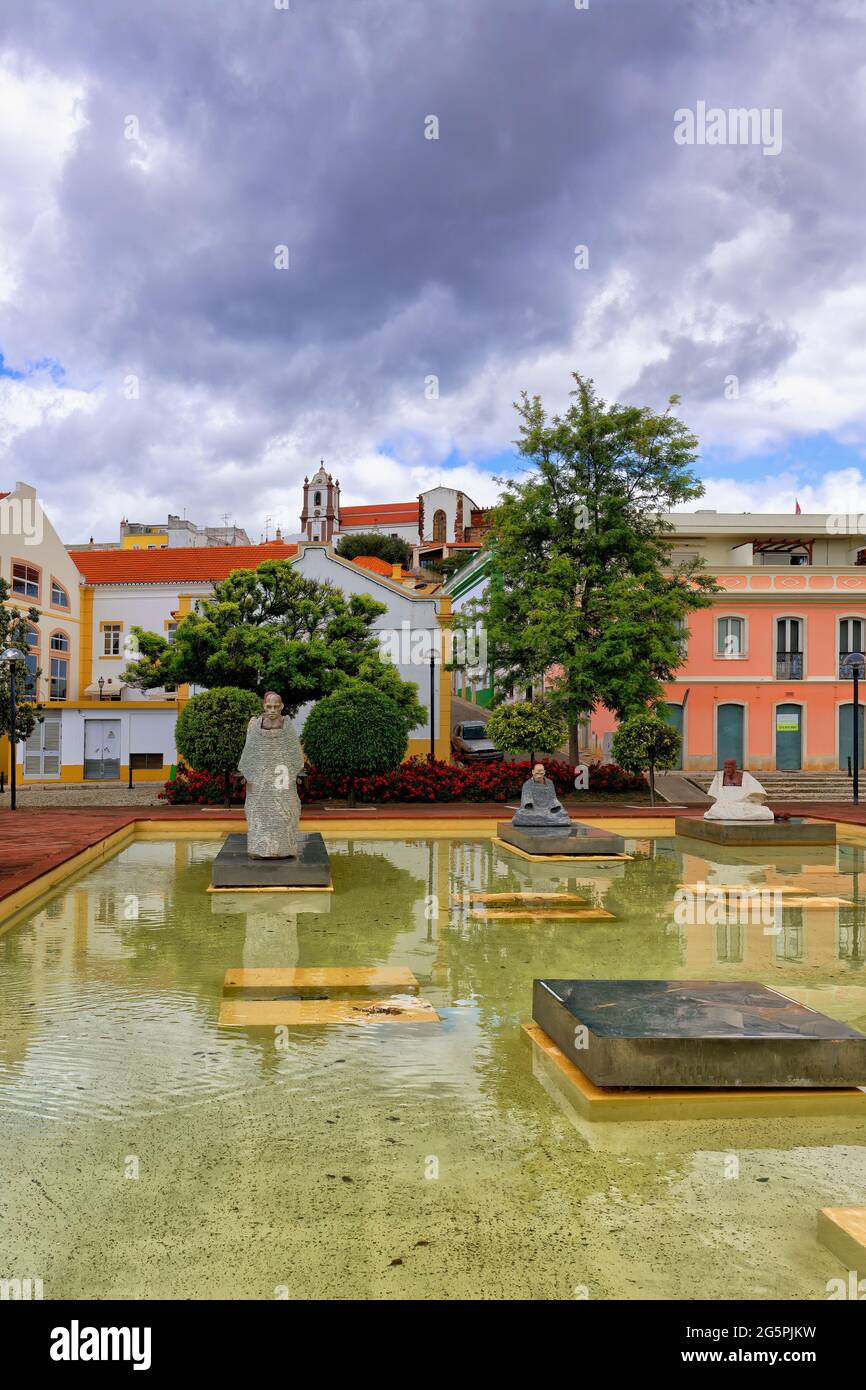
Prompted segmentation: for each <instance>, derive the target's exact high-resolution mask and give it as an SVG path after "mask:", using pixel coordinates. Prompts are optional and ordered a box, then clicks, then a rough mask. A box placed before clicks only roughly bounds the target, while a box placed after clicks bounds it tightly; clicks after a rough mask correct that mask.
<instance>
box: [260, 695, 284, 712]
mask: <svg viewBox="0 0 866 1390" xmlns="http://www.w3.org/2000/svg"><path fill="white" fill-rule="evenodd" d="M262 709H263V711H264V713H265V715H266V716H267V718H268V719H279V717H280V715H281V714H282V712H283V702H282V699H281V698H280V696H279V695H278V694H277V692H276V691H275V690H266V691H265V696H264V699H263V700H262Z"/></svg>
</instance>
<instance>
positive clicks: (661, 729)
mask: <svg viewBox="0 0 866 1390" xmlns="http://www.w3.org/2000/svg"><path fill="white" fill-rule="evenodd" d="M680 746H681V739H680V736H679V733H678V732H677V730H676V729H674V728H672V726H671V725H670V724H668V723H666V722H665V720H664V719H661V718H660V717H659V715H657V714H656V713H655V712H654V711H653V710H647V711H646V713H643V714H634V715H632V716H631V718H630V719H626V720H625V721H624V723H622V724H620V726H619V728H618V729H617V731H616V733H615V734H614V736H613V743H612V745H611V752H612V753H613V756H614V757H615V758H616V761H617V762H618V763H619V765H620V767H624V768H625V769H626V771H627V772H648V773H649V784H650V801H651V802H652V804H653V805H655V775H656V772H657V771H658V772H665V771H667V770H669V769H670V768H673V767H676V765H677V763H678V761H679V756H680Z"/></svg>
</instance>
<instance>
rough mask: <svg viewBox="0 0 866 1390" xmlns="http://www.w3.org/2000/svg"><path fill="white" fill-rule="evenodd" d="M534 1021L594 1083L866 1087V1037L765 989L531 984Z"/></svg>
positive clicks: (707, 984) (693, 983)
mask: <svg viewBox="0 0 866 1390" xmlns="http://www.w3.org/2000/svg"><path fill="white" fill-rule="evenodd" d="M532 1017H533V1019H534V1020H535V1022H536V1023H537V1024H538V1025H539V1027H540V1028H542V1029H543V1030H544V1032H545V1033H546V1034H547V1036H548V1037H549V1038H551V1039H552V1040H553V1042H555V1043H556V1045H557V1047H559V1049H560V1050H561V1051H562V1052H564V1053H565V1055H566V1057H568V1059H569V1060H570V1061H571V1062H573V1063H574V1065H575V1066H576V1067H578V1068H579V1069H580V1070H581V1071H582V1072H583V1073H584V1075H585V1076H588V1077H589V1079H590V1080H591V1081H593V1082H595V1084H596V1085H597V1086H625V1087H628V1086H636V1087H657V1088H665V1089H667V1088H676V1089H686V1088H698V1087H712V1088H722V1089H725V1088H736V1087H747V1088H759V1087H772V1088H774V1089H775V1088H779V1087H792V1088H793V1087H796V1088H801V1089H802V1088H810V1087H830V1086H845V1087H847V1086H866V1035H864V1034H863V1033H859V1032H857V1030H856V1029H854V1028H849V1027H848V1025H847V1024H845V1023H838V1022H837V1021H836V1020H835V1019H832V1018H828V1017H827V1016H826V1014H820V1013H817V1012H816V1010H814V1009H809V1008H807V1007H806V1006H805V1005H803V1004H798V1003H796V1002H795V1001H794V1000H793V999H788V998H786V996H785V995H784V994H779V993H778V991H777V990H774V989H768V988H767V987H766V986H765V985H757V984H748V983H745V982H740V981H728V980H724V981H719V980H535V981H534V982H533V998H532Z"/></svg>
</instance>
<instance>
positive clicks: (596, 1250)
mask: <svg viewBox="0 0 866 1390" xmlns="http://www.w3.org/2000/svg"><path fill="white" fill-rule="evenodd" d="M219 843H220V842H219V841H217V840H214V839H210V840H207V839H202V840H188V839H187V840H177V841H169V840H165V839H160V840H154V841H147V840H140V841H137V842H135V843H133V844H131V845H130V846H128V847H127V848H126V849H124V850H123V851H122V852H121V853H119V854H118V855H116V856H115V857H114V858H113V859H110V860H107V861H105V862H103V863H102V864H100V865H99V866H97V867H94V868H93V869H92V870H90V871H88V872H87V873H86V874H84V875H82V876H80V877H79V878H77V879H76V880H74V881H72V882H71V883H70V885H69V886H68V887H66V888H65V889H62V890H61V891H58V892H55V894H54V896H53V897H51V898H49V899H46V900H45V901H44V902H43V903H42V904H40V905H39V906H38V910H36V911H35V912H34V913H33V914H32V915H31V916H29V917H28V918H26V919H23V920H18V921H16V922H14V923H13V924H11V925H10V926H9V928H8V930H6V931H5V933H4V934H3V935H2V936H0V1175H2V1185H0V1194H2V1196H0V1266H2V1267H0V1277H2V1278H14V1277H17V1278H31V1279H37V1278H38V1279H42V1281H43V1288H44V1296H45V1298H46V1299H50V1298H73V1299H75V1298H85V1299H87V1298H91V1299H101V1298H125V1299H150V1298H192V1299H198V1298H239V1299H271V1298H279V1297H288V1298H302V1299H303V1298H325V1299H358V1298H361V1299H364V1298H375V1299H382V1298H385V1299H387V1298H415V1299H457V1298H463V1299H499V1298H517V1299H541V1298H544V1299H569V1300H570V1299H574V1298H585V1297H588V1298H590V1299H609V1298H611V1299H627V1298H651V1299H693V1298H701V1299H708V1298H709V1299H720V1300H721V1299H725V1300H728V1299H740V1298H743V1299H750V1298H784V1299H801V1298H805V1299H823V1298H825V1297H826V1296H827V1294H826V1286H827V1281H828V1280H831V1279H834V1278H838V1277H839V1276H840V1274H842V1273H844V1271H842V1269H841V1267H840V1265H839V1264H838V1262H837V1261H836V1260H835V1259H834V1257H833V1256H832V1255H830V1254H829V1253H828V1252H827V1251H826V1250H824V1249H823V1248H822V1247H821V1246H820V1245H819V1244H818V1243H817V1240H816V1238H815V1219H816V1211H817V1209H818V1208H819V1207H822V1206H845V1205H855V1204H863V1203H864V1202H866V1117H864V1118H858V1117H852V1118H840V1117H836V1118H831V1119H815V1118H804V1119H803V1120H796V1119H791V1118H787V1119H770V1118H766V1119H760V1118H755V1119H750V1120H748V1121H734V1120H702V1121H700V1122H696V1121H681V1122H670V1121H668V1122H646V1123H634V1122H632V1123H627V1122H615V1123H608V1122H605V1123H595V1122H592V1121H585V1122H581V1121H580V1119H579V1118H577V1117H575V1116H574V1115H572V1114H570V1113H569V1112H568V1111H567V1109H566V1108H564V1107H561V1105H560V1104H558V1103H557V1100H556V1097H555V1095H554V1094H552V1093H551V1092H550V1091H549V1089H548V1088H546V1087H545V1085H544V1084H543V1081H542V1078H541V1077H540V1076H539V1075H537V1074H536V1072H535V1071H534V1069H533V1051H532V1047H531V1045H530V1044H529V1042H528V1041H527V1039H526V1037H525V1035H524V1034H523V1032H522V1031H521V1024H523V1023H525V1022H527V1021H528V1020H529V1018H530V1012H531V995H532V980H533V978H534V977H536V976H550V977H567V976H572V977H593V976H594V977H598V978H605V977H612V978H629V977H630V978H638V977H640V978H666V977H672V978H684V979H689V978H690V979H747V980H760V981H762V982H764V983H766V984H769V985H772V986H773V987H775V988H777V989H780V990H782V991H783V992H789V993H791V994H793V995H794V997H798V998H800V999H802V1000H803V1001H804V1002H808V1003H809V1004H811V1005H812V1006H813V1007H818V1008H821V1009H822V1010H823V1011H824V1012H827V1013H829V1014H832V1015H833V1016H835V1017H838V1018H842V1019H844V1020H845V1021H846V1022H849V1023H851V1024H853V1025H854V1026H856V1027H861V1028H864V1027H866V979H864V971H863V959H864V935H863V910H862V908H861V907H860V878H861V874H862V871H863V869H864V863H863V852H862V850H860V849H857V848H854V847H847V846H845V845H839V846H838V847H837V848H834V849H824V848H815V849H805V850H803V849H801V850H798V851H796V852H789V853H781V852H773V853H772V857H767V853H766V851H757V850H755V851H744V852H740V854H739V857H738V858H737V859H736V860H733V859H731V860H730V861H729V862H719V861H718V860H717V859H713V858H711V857H710V856H718V855H723V854H724V853H725V851H722V850H717V849H715V848H710V847H708V846H702V845H700V844H698V843H697V842H694V841H688V842H686V841H677V840H674V839H660V838H656V839H654V840H650V839H638V840H630V841H628V843H627V848H628V849H629V852H630V853H631V854H632V855H633V856H634V857H633V858H632V859H631V860H630V861H628V862H617V863H605V864H586V865H577V866H575V867H574V868H572V866H570V865H559V864H547V865H535V864H527V863H526V862H525V861H522V860H520V859H519V858H517V857H515V856H512V855H511V854H509V853H508V852H507V851H505V850H504V849H501V848H499V847H497V846H495V845H494V844H492V843H491V842H490V841H488V840H484V839H478V840H473V839H466V838H454V839H447V838H441V837H437V838H434V839H429V840H427V839H424V838H423V837H419V838H417V839H399V840H397V839H394V840H387V839H382V838H374V837H373V836H372V835H371V836H370V837H369V838H364V835H363V833H359V835H358V836H357V837H355V838H352V839H346V838H339V837H329V838H328V848H329V851H330V854H331V861H332V868H333V880H334V889H335V891H334V892H333V893H332V894H329V895H319V894H315V895H312V894H311V895H309V899H308V900H306V901H305V895H303V894H300V895H291V896H289V895H270V894H262V895H235V894H233V895H226V896H223V895H209V894H208V893H207V892H206V889H207V886H208V883H209V880H210V864H211V861H212V859H213V857H214V855H215V854H216V852H217V850H218V848H219ZM683 883H686V884H695V883H705V884H709V885H713V884H716V885H719V884H720V885H731V884H747V885H749V886H750V887H751V888H753V889H764V890H768V889H772V888H773V887H779V886H785V887H787V888H788V889H789V890H790V888H791V886H794V887H796V888H799V889H802V894H803V896H802V897H798V896H796V895H794V896H793V897H791V895H790V892H789V897H790V900H791V901H792V902H794V903H797V904H799V906H791V907H788V906H786V907H785V909H784V911H783V912H782V913H781V916H780V918H779V920H778V921H777V922H776V923H775V924H774V925H771V926H767V924H766V923H765V922H762V921H760V920H759V921H757V922H755V921H745V922H736V921H735V922H720V921H717V920H714V918H713V914H712V913H711V912H709V911H707V909H706V905H705V899H702V898H701V897H700V894H698V895H697V896H696V897H695V899H694V901H693V902H692V903H691V908H690V907H689V902H688V901H687V902H686V904H685V907H684V906H683V900H682V895H681V890H680V887H679V886H680V885H681V884H683ZM864 887H866V879H864ZM520 891H534V892H539V891H541V892H553V891H555V892H563V893H566V892H568V893H576V894H580V895H582V896H584V897H585V898H586V899H587V900H588V901H589V902H590V903H591V904H593V905H595V906H597V907H599V908H602V909H603V910H604V911H606V912H609V913H610V914H612V915H611V916H610V917H609V918H604V919H602V920H596V921H587V920H574V921H568V920H553V919H549V918H546V917H545V915H544V914H543V913H541V914H539V916H538V918H537V919H536V920H532V921H515V920H513V919H499V920H497V919H495V918H480V917H478V916H477V915H476V914H475V913H474V911H473V909H472V906H471V903H470V901H469V899H470V897H471V893H472V892H494V893H503V892H520ZM678 894H680V896H679V897H678ZM810 898H812V899H814V900H815V902H823V903H825V904H826V903H828V902H831V900H833V899H835V900H836V901H835V902H833V905H831V906H829V907H828V906H824V907H814V906H810V905H809V899H810ZM373 965H399V966H408V967H409V968H410V969H411V970H412V971H413V972H414V974H415V976H416V977H417V979H418V982H419V994H420V997H421V998H423V999H426V1000H428V1001H429V1002H430V1003H431V1004H432V1005H433V1006H434V1008H435V1009H436V1010H437V1012H438V1013H439V1015H440V1018H441V1022H439V1023H438V1024H435V1023H401V1022H399V1021H392V1020H388V1021H384V1022H379V1023H365V1024H363V1025H355V1026H352V1025H339V1026H329V1027H320V1026H317V1027H307V1028H300V1027H295V1028H288V1029H274V1028H272V1027H270V1028H225V1027H223V1028H221V1027H220V1026H219V1023H218V1017H219V1011H220V1004H221V1002H222V996H223V978H224V975H225V972H226V970H227V969H229V968H238V967H255V966H373Z"/></svg>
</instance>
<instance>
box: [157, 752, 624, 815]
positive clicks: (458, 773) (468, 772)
mask: <svg viewBox="0 0 866 1390" xmlns="http://www.w3.org/2000/svg"><path fill="white" fill-rule="evenodd" d="M541 761H542V762H544V765H545V767H546V769H547V775H548V777H549V778H550V780H551V781H552V782H553V784H554V786H555V787H556V790H557V791H558V792H559V793H560V795H562V794H564V793H565V792H570V791H573V790H574V768H573V766H572V764H571V763H564V762H558V761H557V760H556V759H550V760H546V759H543V758H542V759H541ZM531 772H532V764H531V763H529V762H524V763H473V764H471V765H469V766H457V767H455V766H454V765H452V764H451V763H444V762H433V763H431V762H428V761H427V759H426V758H410V759H409V760H408V762H405V763H402V764H401V765H400V767H398V768H397V769H396V770H395V771H394V772H388V773H384V774H383V775H382V776H377V777H359V778H357V779H356V781H355V799H356V800H357V801H362V802H364V801H366V802H369V801H373V802H380V803H381V802H388V801H513V800H515V799H516V798H517V797H519V795H520V788H521V787H522V786H523V783H524V782H525V781H526V779H527V778H528V777H529V776H530V774H531ZM645 786H646V780H645V778H644V777H642V776H640V775H635V774H633V773H631V772H624V771H623V769H622V768H621V767H617V765H616V763H593V764H591V766H590V769H589V790H590V791H591V792H628V791H641V790H643V788H644V787H645ZM300 795H301V801H302V802H304V803H307V802H311V801H332V800H333V801H345V800H347V798H348V796H349V779H348V777H325V776H324V774H323V773H321V772H318V771H317V770H316V768H314V767H311V766H310V765H309V764H307V776H306V777H305V778H304V779H303V781H302V782H301V784H300ZM160 796H162V797H163V798H164V799H165V800H166V801H168V802H170V803H171V805H172V806H185V805H195V804H198V805H201V806H219V805H222V804H223V803H224V801H225V789H224V784H223V779H222V776H221V775H214V774H212V773H209V772H192V771H190V770H189V769H188V768H185V767H183V766H182V767H181V768H180V769H179V770H178V774H177V777H176V778H175V780H174V781H173V782H166V784H165V790H164V791H163V792H161V793H160ZM243 800H244V782H243V778H242V777H241V776H240V775H239V774H237V773H234V774H233V775H232V804H233V805H241V804H242V803H243Z"/></svg>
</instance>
